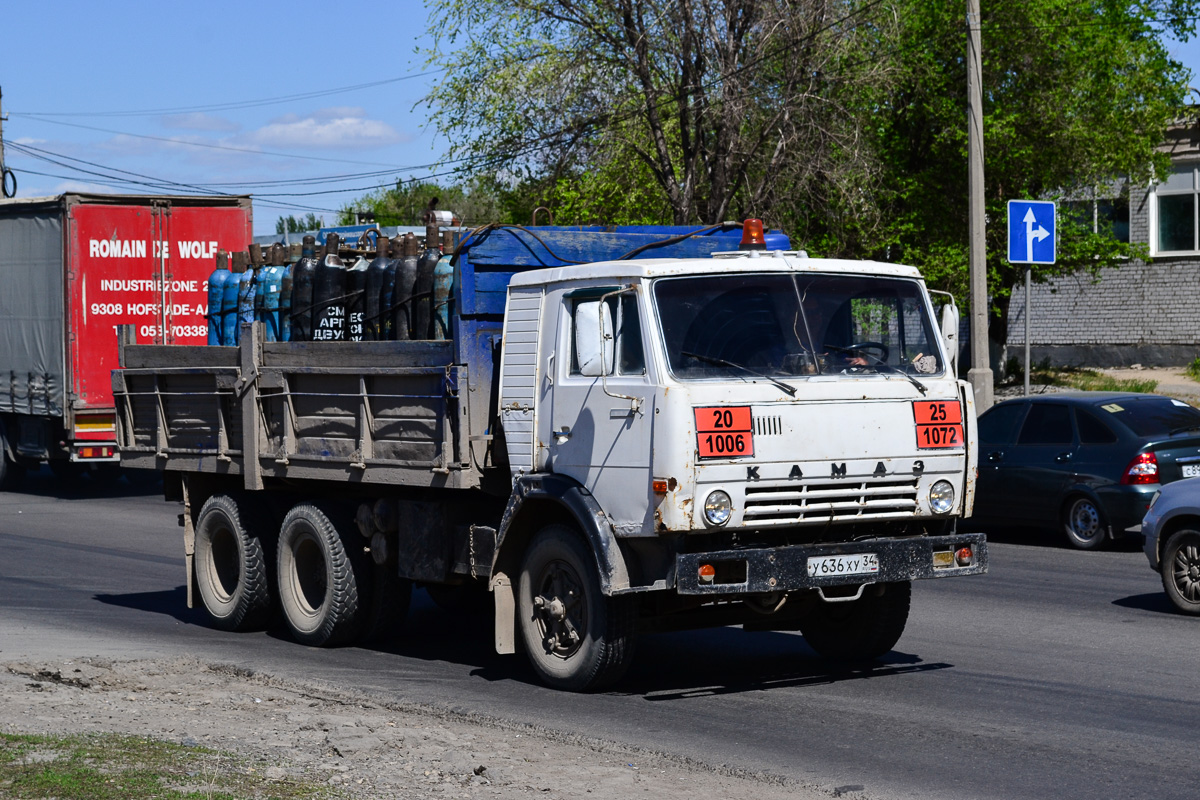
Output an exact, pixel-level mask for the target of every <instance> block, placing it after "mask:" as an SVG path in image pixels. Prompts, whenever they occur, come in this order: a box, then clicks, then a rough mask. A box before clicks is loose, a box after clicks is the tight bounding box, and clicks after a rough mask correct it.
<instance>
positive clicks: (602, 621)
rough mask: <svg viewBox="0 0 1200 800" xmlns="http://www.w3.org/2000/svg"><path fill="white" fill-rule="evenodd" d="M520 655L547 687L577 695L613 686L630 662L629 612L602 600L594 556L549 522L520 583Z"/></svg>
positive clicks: (616, 600)
mask: <svg viewBox="0 0 1200 800" xmlns="http://www.w3.org/2000/svg"><path fill="white" fill-rule="evenodd" d="M517 591H518V595H517V614H518V624H519V627H520V632H521V637H522V641H523V642H524V645H525V652H526V653H527V654H528V655H529V660H530V662H531V663H532V664H533V669H534V671H535V672H536V673H537V674H538V677H539V678H541V680H542V682H543V683H545V684H546V685H547V686H550V687H552V688H555V689H565V690H567V691H573V692H582V691H588V690H594V689H600V688H603V687H605V686H607V685H609V684H612V683H615V682H616V681H617V680H619V679H620V678H621V676H622V675H624V674H625V671H626V670H627V669H628V668H629V664H630V662H631V661H632V659H633V645H634V633H635V625H636V619H635V613H634V611H635V608H634V606H633V604H632V602H631V600H630V599H629V598H625V597H605V596H604V595H603V594H602V593H601V591H600V577H599V575H598V574H597V568H596V559H595V557H594V556H593V555H592V553H591V552H590V551H589V549H588V548H587V546H586V545H585V544H584V542H583V539H582V537H581V536H580V535H579V533H578V532H577V531H575V530H574V529H572V528H569V527H567V526H566V525H549V526H547V527H545V528H543V529H542V530H540V531H539V532H538V533H537V535H536V536H534V538H533V542H532V543H531V544H530V546H529V549H528V550H527V551H526V553H525V560H524V563H523V564H522V565H521V575H520V579H519V582H518V590H517Z"/></svg>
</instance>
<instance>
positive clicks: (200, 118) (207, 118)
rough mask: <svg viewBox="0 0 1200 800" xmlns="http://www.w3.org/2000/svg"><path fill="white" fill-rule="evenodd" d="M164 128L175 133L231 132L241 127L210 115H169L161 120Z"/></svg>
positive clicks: (231, 121)
mask: <svg viewBox="0 0 1200 800" xmlns="http://www.w3.org/2000/svg"><path fill="white" fill-rule="evenodd" d="M160 121H161V122H162V126H163V127H164V128H170V129H172V130H177V131H218V132H225V133H229V132H233V131H236V130H240V129H241V127H242V126H241V125H238V124H237V123H236V122H234V121H233V120H230V119H225V118H224V117H214V116H213V115H212V114H201V113H192V114H169V115H167V116H165V117H163V118H162V119H161V120H160Z"/></svg>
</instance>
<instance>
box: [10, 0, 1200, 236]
mask: <svg viewBox="0 0 1200 800" xmlns="http://www.w3.org/2000/svg"><path fill="white" fill-rule="evenodd" d="M426 22H427V12H426V9H425V6H424V3H423V2H422V0H392V2H356V3H343V4H331V3H328V2H320V3H318V2H303V1H300V2H295V1H293V2H288V3H280V2H265V1H260V2H246V1H245V0H243V2H227V1H226V0H212V1H210V2H205V3H194V2H182V1H179V0H177V1H176V2H168V3H162V2H154V3H150V2H95V1H94V0H92V1H91V2H81V1H80V0H65V2H58V3H46V4H42V3H35V2H19V3H18V2H9V3H7V4H6V7H5V10H4V16H3V32H4V33H3V45H2V46H0V89H2V90H3V110H4V112H5V113H6V114H8V115H9V118H8V121H7V122H6V123H5V124H4V138H5V141H6V142H10V143H12V145H14V146H9V147H8V148H6V152H5V161H6V162H7V165H8V166H9V167H10V168H12V169H14V170H15V171H16V172H17V176H18V180H19V182H20V185H19V195H20V196H24V197H31V196H40V195H49V194H57V193H59V192H63V191H67V190H87V191H99V192H112V191H127V192H135V193H140V192H146V191H157V192H169V191H170V189H169V188H162V187H160V188H156V189H150V188H147V187H146V186H141V185H137V184H133V185H123V186H122V185H113V181H112V177H113V176H114V175H117V176H124V177H127V178H130V179H131V180H135V181H142V180H145V179H144V178H141V177H138V176H135V175H129V174H127V173H121V172H117V170H126V171H127V172H132V173H138V174H139V175H142V176H148V177H149V178H150V179H151V180H167V181H173V182H176V183H180V184H187V185H190V186H203V185H208V188H210V189H211V190H220V191H228V192H235V193H253V194H254V195H255V202H254V218H255V230H256V233H273V232H274V230H275V220H276V219H277V218H278V217H279V216H280V215H281V214H288V213H294V214H296V215H297V216H300V215H303V214H304V213H306V212H308V211H313V212H315V213H316V214H318V215H319V216H322V215H323V216H324V217H325V218H326V220H327V221H329V222H332V221H333V217H334V213H335V211H336V209H338V208H340V207H341V206H343V205H345V204H347V203H350V202H351V201H352V200H353V199H354V198H356V197H359V196H361V195H362V194H364V193H365V192H366V191H368V190H369V189H370V187H372V186H374V185H377V184H381V183H391V182H393V181H394V180H395V179H396V177H404V178H406V179H407V178H413V177H417V178H420V177H425V176H428V175H429V174H431V172H432V168H430V167H429V166H427V165H431V164H433V163H435V162H436V161H437V160H438V159H439V158H440V157H441V156H442V154H443V153H444V151H445V145H446V143H445V141H443V140H440V139H439V138H438V137H437V136H436V135H435V133H434V130H433V128H432V127H431V126H427V125H426V124H425V123H426V120H427V119H428V117H429V113H428V111H427V110H426V109H425V108H424V107H423V106H422V105H421V102H420V101H421V98H422V97H423V96H424V95H425V94H426V93H427V92H428V91H429V89H430V87H431V86H432V85H433V82H434V81H436V80H437V77H438V76H437V75H436V74H434V75H422V74H421V73H423V72H425V71H426V70H427V67H426V66H425V65H424V63H423V58H422V57H421V56H420V55H418V54H417V53H416V50H417V48H418V47H420V46H426V45H428V40H427V39H426V38H425V30H426ZM1171 48H1172V50H1173V52H1174V53H1175V55H1176V56H1177V57H1178V58H1180V59H1181V60H1183V61H1184V63H1185V64H1186V65H1187V66H1189V67H1191V68H1192V70H1193V73H1194V74H1195V75H1196V76H1197V77H1196V78H1194V79H1193V83H1194V84H1195V85H1198V87H1200V43H1198V42H1197V41H1196V40H1195V39H1193V40H1192V41H1191V42H1188V43H1186V44H1182V45H1180V44H1172V45H1171ZM379 82H384V83H379ZM369 83H376V84H377V85H374V86H367V87H362V88H357V89H348V88H346V87H355V86H361V85H362V84H369ZM331 90H341V91H331ZM314 93H321V94H319V95H317V96H307V97H304V96H301V97H295V96H296V95H305V94H310V95H311V94H314ZM279 98H290V99H287V100H286V101H283V102H259V101H274V100H276V99H279ZM231 106H233V107H231ZM131 112H137V113H131ZM17 146H25V147H28V148H31V149H32V148H36V150H33V152H34V153H36V154H37V155H39V156H42V157H43V158H50V159H53V160H56V161H60V162H63V163H62V164H53V163H48V162H46V161H44V160H39V159H37V158H35V157H34V156H33V155H30V153H29V152H20V151H19V150H18V149H17ZM72 159H75V160H72ZM64 164H65V165H69V166H64ZM92 165H99V166H92ZM76 168H77V169H76ZM79 170H90V171H93V172H97V173H102V175H89V174H86V173H84V172H80V171H79ZM34 172H40V173H46V174H45V175H36V174H33V173H34ZM363 173H382V174H374V175H371V174H363ZM353 175H357V176H358V177H350V176H353ZM316 179H325V180H321V181H317V180H316ZM297 180H306V181H311V182H307V183H277V182H279V181H297ZM271 182H275V183H271ZM314 192H319V194H311V193H314Z"/></svg>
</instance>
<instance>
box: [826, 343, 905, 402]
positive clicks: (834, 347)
mask: <svg viewBox="0 0 1200 800" xmlns="http://www.w3.org/2000/svg"><path fill="white" fill-rule="evenodd" d="M825 347H828V348H829V349H830V350H837V351H838V352H839V353H849V354H850V355H852V356H857V357H859V358H865V359H867V360H868V361H873V362H875V363H873V364H871V363H868V364H867V366H869V367H874V368H875V369H879V368H880V367H883V368H885V369H886V370H887V372H886V373H884V374H886V375H899V376H900V377H902V378H905V379H906V380H908V382H909V383H911V384H912V385H913V386H915V387H917V389H918V390H919V391H920V392H921V394H922V395H926V394H929V388H928V387H927V386H926V385H925V384H923V383H921V382H920V381H919V380H917V379H916V378H914V377H913V376H912V375H909V374H908V373H907V372H905V371H904V370H902V369H897V368H896V367H893V366H892V365H891V364H889V363H887V362H886V361H883V360H882V359H878V358H875V357H874V356H872V355H871V354H870V353H867V352H864V351H863V350H851V349H850V348H848V347H838V346H837V345H835V344H827V345H825Z"/></svg>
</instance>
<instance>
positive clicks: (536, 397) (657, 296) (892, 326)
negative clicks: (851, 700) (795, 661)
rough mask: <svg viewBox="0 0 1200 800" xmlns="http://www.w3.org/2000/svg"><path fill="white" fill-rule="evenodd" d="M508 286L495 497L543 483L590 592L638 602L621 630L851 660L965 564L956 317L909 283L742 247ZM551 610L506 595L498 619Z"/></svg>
mask: <svg viewBox="0 0 1200 800" xmlns="http://www.w3.org/2000/svg"><path fill="white" fill-rule="evenodd" d="M508 292H509V295H508V309H507V313H506V315H505V328H504V338H503V347H502V354H501V368H500V373H501V374H500V390H499V391H500V399H499V408H500V416H501V421H502V427H503V435H504V443H505V447H506V449H507V454H508V460H509V469H510V472H511V477H512V480H513V482H514V487H516V496H521V497H524V496H526V494H527V493H525V492H522V491H520V487H521V486H522V485H523V484H525V485H534V486H542V485H544V484H546V483H547V482H551V483H555V482H557V483H558V485H559V487H560V488H559V489H557V490H556V491H557V492H558V493H559V494H560V495H563V494H574V495H575V496H576V497H575V499H574V500H573V501H572V504H573V506H574V507H575V508H584V509H588V510H590V517H589V516H588V515H587V514H586V513H583V512H579V511H577V512H576V513H575V521H576V524H577V525H578V526H579V527H582V528H584V529H585V531H587V530H588V529H592V528H594V529H595V530H594V531H593V532H591V533H589V534H588V535H589V536H590V538H591V540H592V547H591V550H592V551H593V552H594V553H595V554H596V557H597V562H598V569H599V572H600V585H601V589H602V591H603V592H604V594H606V595H608V596H609V597H611V598H619V597H621V596H622V595H626V594H631V595H636V594H643V593H656V592H657V593H658V596H655V597H653V598H648V597H642V598H641V599H640V600H639V601H638V602H639V608H640V611H639V616H640V617H641V618H642V628H643V629H647V628H648V629H654V628H655V626H656V625H657V626H660V627H661V628H662V629H671V628H673V627H683V626H686V625H687V624H689V623H688V622H687V620H689V619H695V618H703V619H705V620H706V623H705V624H713V620H714V619H715V618H721V619H723V620H725V622H726V624H742V625H743V627H746V628H747V629H759V630H761V629H774V630H780V629H782V630H795V629H799V630H801V631H803V632H804V635H805V637H806V638H807V639H808V640H809V643H810V644H812V645H813V646H814V647H815V648H816V649H817V650H818V651H820V652H823V653H826V654H830V655H837V656H845V657H851V658H859V657H874V656H877V655H880V654H882V653H883V652H886V651H887V650H888V649H890V648H891V647H892V646H893V645H894V644H895V642H896V640H897V639H898V638H899V636H900V633H901V632H902V630H903V626H904V622H905V620H906V618H907V612H908V603H909V585H910V582H911V581H912V580H915V579H921V578H934V577H951V576H956V575H970V574H979V573H981V572H984V571H986V562H987V554H986V544H985V541H984V539H983V537H982V536H980V535H979V534H958V533H957V532H956V530H955V520H956V519H957V518H959V517H962V516H967V515H969V514H970V511H971V504H972V499H973V491H974V480H975V466H976V453H975V449H974V445H973V442H974V441H975V413H974V407H973V399H972V393H971V391H970V388H969V386H968V385H967V384H966V383H965V382H964V381H960V380H957V378H956V376H955V371H954V362H953V354H952V352H950V350H949V349H948V347H947V343H948V342H953V341H954V339H955V334H956V333H957V312H956V311H953V310H951V311H949V312H947V313H945V314H944V315H943V319H942V324H941V325H940V326H939V324H938V323H937V322H935V320H936V319H937V317H936V315H935V313H934V309H933V305H932V303H931V299H930V295H929V292H928V291H927V290H926V287H925V285H924V282H923V281H922V280H921V276H920V274H919V272H918V271H917V270H916V269H915V268H913V267H908V266H902V265H896V264H885V263H878V262H871V261H847V260H837V259H818V258H808V257H807V256H806V255H805V254H804V253H802V252H797V251H755V250H752V251H748V252H743V251H736V252H728V253H716V254H714V256H713V257H711V258H693V259H689V258H673V259H644V260H637V261H610V262H601V263H595V264H585V265H579V266H567V267H556V268H550V269H540V270H533V271H528V272H523V273H519V274H517V275H514V276H513V278H512V281H511V282H510V284H509V289H508ZM563 486H565V487H567V488H565V489H564V488H561V487H563ZM534 493H536V492H534ZM591 520H599V521H600V522H599V524H596V525H593V523H592V522H591ZM610 532H611V533H610ZM503 533H504V531H502V541H501V543H500V546H501V548H502V549H503V546H504V542H503ZM501 564H502V561H501ZM587 566H588V568H590V566H591V565H590V564H588V565H587ZM529 571H530V570H529V567H528V565H525V566H523V567H522V575H523V576H527V575H528V573H529ZM535 571H536V570H535ZM580 580H583V579H582V578H580ZM504 583H505V581H504V580H503V574H502V571H501V580H500V582H499V584H498V585H497V583H496V582H495V581H494V582H493V588H494V589H498V590H499V591H501V592H503V591H504V590H505V586H504ZM534 583H536V580H535V581H534ZM566 583H568V584H569V583H571V581H569V580H568V581H566ZM663 590H667V591H663ZM551 594H552V593H547V592H545V591H543V592H542V593H541V594H537V595H536V596H527V597H525V598H524V603H523V602H522V598H521V597H520V596H519V595H520V591H518V597H516V598H515V604H516V607H517V618H518V620H522V619H524V618H525V617H526V616H529V615H530V614H532V615H533V616H534V618H535V619H536V618H538V614H539V613H540V612H539V609H544V608H548V607H549V604H551V603H552V602H553V598H552V597H551ZM539 599H540V600H541V601H542V603H541V605H539V604H538V601H539ZM789 603H790V605H789ZM843 604H844V605H843ZM523 605H524V606H525V608H524V609H523V610H522V606H523ZM785 606H787V608H786V609H785ZM502 607H505V608H506V606H504V604H498V606H497V608H498V609H499V608H502ZM648 608H652V609H653V611H649V612H648V611H647V609H648ZM504 613H507V612H504ZM834 619H838V620H840V621H839V622H837V623H834V622H832V620H834ZM855 620H857V622H855ZM497 623H498V625H497V636H498V637H500V638H503V637H502V634H501V631H502V629H503V623H504V619H503V615H501V613H500V612H499V611H498V617H497ZM540 625H541V627H540V629H539V632H540V633H541V634H543V635H544V636H547V637H548V638H547V639H546V641H550V640H552V639H553V636H552V635H551V634H550V633H549V632H552V631H553V630H554V628H555V620H554V619H552V618H551V617H550V616H546V615H545V614H543V618H542V621H541V623H540ZM856 631H870V632H871V633H870V635H860V634H859V633H857V632H856ZM529 639H530V637H529V636H526V647H527V648H529V649H534V650H536V649H537V648H536V647H531V646H530V643H529ZM535 640H536V639H535ZM498 641H499V639H498ZM567 649H568V650H569V649H570V647H568V648H567ZM559 655H562V653H560V654H559ZM535 664H536V659H535Z"/></svg>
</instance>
